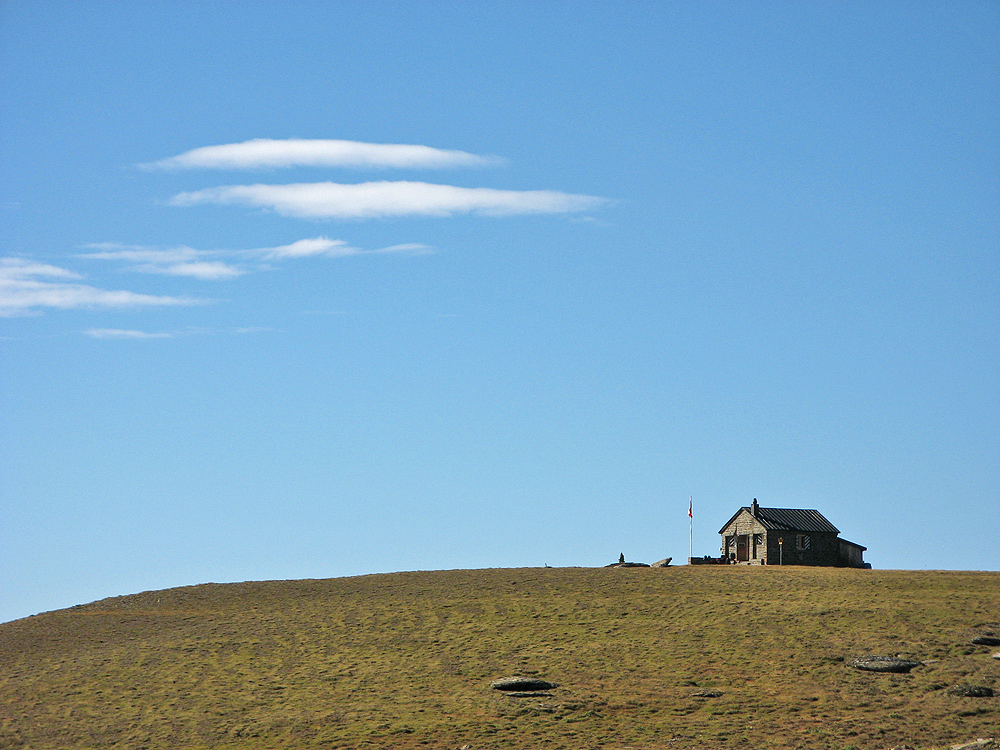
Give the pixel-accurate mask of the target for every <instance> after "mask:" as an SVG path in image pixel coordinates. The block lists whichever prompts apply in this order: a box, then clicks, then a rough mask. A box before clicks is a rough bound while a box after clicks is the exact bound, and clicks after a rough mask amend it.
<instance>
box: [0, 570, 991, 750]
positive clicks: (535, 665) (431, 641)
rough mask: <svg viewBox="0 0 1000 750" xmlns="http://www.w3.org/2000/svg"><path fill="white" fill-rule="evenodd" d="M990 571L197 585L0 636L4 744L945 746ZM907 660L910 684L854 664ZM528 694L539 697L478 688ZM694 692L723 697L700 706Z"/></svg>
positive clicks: (980, 712)
mask: <svg viewBox="0 0 1000 750" xmlns="http://www.w3.org/2000/svg"><path fill="white" fill-rule="evenodd" d="M998 621H1000V573H975V572H929V571H918V572H914V571H864V570H842V569H823V568H792V567H784V568H778V567H772V568H748V567H718V568H716V567H701V566H697V567H677V568H669V569H662V570H657V569H649V568H638V569H637V568H630V569H577V568H571V569H515V570H477V571H444V572H431V573H396V574H387V575H372V576H363V577H357V578H337V579H331V580H315V581H280V582H262V583H239V584H224V585H220V584H205V585H201V586H193V587H185V588H178V589H170V590H167V591H152V592H145V593H141V594H135V595H131V596H123V597H116V598H112V599H105V600H103V601H99V602H95V603H93V604H87V605H83V606H79V607H73V608H71V609H67V610H61V611H57V612H49V613H46V614H42V615H38V616H35V617H29V618H25V619H23V620H17V621H15V622H10V623H6V624H2V625H0V747H3V748H31V749H32V750H38V749H39V748H77V747H79V748H95V747H102V748H104V747H122V748H151V749H152V748H171V749H174V748H230V747H232V748H246V749H253V750H257V749H262V748H388V747H392V748H404V749H405V748H418V747H434V748H454V749H455V750H458V748H461V747H462V746H463V745H469V746H470V747H471V748H473V750H479V749H480V748H537V747H550V748H572V749H573V750H579V749H581V748H635V749H636V750H643V749H645V750H652V749H655V748H670V749H672V750H684V749H686V748H719V749H722V748H732V749H734V750H736V749H738V748H757V749H758V750H764V749H767V748H836V749H837V750H852V749H857V750H867V749H868V748H891V747H893V746H896V745H899V744H902V743H906V744H908V745H910V746H911V747H915V748H927V747H945V746H947V745H949V744H950V743H955V742H961V741H967V740H971V739H975V738H977V737H984V736H993V737H995V736H997V734H998V729H1000V698H961V697H956V696H954V695H950V694H949V693H948V692H947V688H948V687H950V686H953V685H955V684H959V683H974V684H980V685H987V686H992V687H995V688H997V689H998V692H1000V684H998V682H1000V679H998V678H1000V660H996V659H992V658H990V657H991V654H992V653H994V652H996V651H998V650H1000V649H997V648H993V649H989V648H986V647H980V646H973V645H971V644H970V641H971V638H972V637H974V636H975V635H976V634H978V633H981V632H983V631H985V630H989V629H993V630H994V631H996V632H1000V622H998ZM865 654H886V655H896V654H904V655H907V656H911V657H914V658H916V659H918V660H920V661H923V662H925V666H922V667H918V668H916V669H915V670H914V671H913V672H912V673H910V674H908V675H903V674H900V675H896V674H874V673H865V672H859V671H857V670H854V669H851V668H850V667H848V666H847V665H846V664H845V660H846V659H850V658H852V657H855V656H860V655H865ZM510 675H534V676H538V677H543V678H546V679H549V680H551V681H554V682H557V683H559V685H560V686H559V687H558V688H557V689H555V690H553V691H551V695H550V696H549V697H532V698H512V697H509V696H506V695H504V694H501V693H499V692H497V691H494V690H491V689H490V687H489V683H490V681H491V680H494V679H496V678H500V677H505V676H510ZM696 692H721V693H722V695H721V696H718V697H695V696H694V695H693V693H696Z"/></svg>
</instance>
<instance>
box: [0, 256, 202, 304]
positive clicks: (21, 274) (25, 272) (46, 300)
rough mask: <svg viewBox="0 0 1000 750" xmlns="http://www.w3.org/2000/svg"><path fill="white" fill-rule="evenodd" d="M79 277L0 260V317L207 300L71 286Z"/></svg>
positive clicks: (14, 260)
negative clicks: (51, 311)
mask: <svg viewBox="0 0 1000 750" xmlns="http://www.w3.org/2000/svg"><path fill="white" fill-rule="evenodd" d="M81 278H82V276H80V274H77V273H74V272H73V271H69V270H67V269H65V268H58V267H57V266H50V265H45V264H42V263H35V262H33V261H29V260H26V259H24V258H0V315H2V316H11V315H25V314H30V313H32V312H35V311H37V310H38V309H39V308H46V307H52V308H57V309H61V310H71V309H75V308H94V307H98V308H129V307H151V306H160V307H162V306H177V305H195V304H200V303H204V302H206V301H207V300H198V299H190V298H185V297H163V296H156V295H151V294H137V293H135V292H128V291H121V290H107V289H98V288H97V287H93V286H88V285H86V284H80V283H74V282H75V281H76V280H78V279H81Z"/></svg>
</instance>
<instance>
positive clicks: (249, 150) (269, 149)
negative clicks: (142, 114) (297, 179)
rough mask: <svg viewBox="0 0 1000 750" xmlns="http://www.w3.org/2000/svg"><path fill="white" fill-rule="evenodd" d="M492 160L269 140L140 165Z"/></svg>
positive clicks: (408, 148)
mask: <svg viewBox="0 0 1000 750" xmlns="http://www.w3.org/2000/svg"><path fill="white" fill-rule="evenodd" d="M502 162H503V160H502V159H500V158H498V157H492V156H478V155H476V154H470V153H467V152H465V151H449V150H443V149H437V148H431V147H430V146H417V145H408V144H396V143H358V142H357V141H338V140H305V139H289V140H272V139H268V138H255V139H254V140H250V141H244V142H243V143H226V144H222V145H219V146H203V147H201V148H196V149H192V150H191V151H185V152H184V153H183V154H179V155H177V156H172V157H170V158H169V159H161V160H160V161H156V162H153V163H151V164H141V165H140V166H141V167H143V168H146V169H151V168H159V169H260V168H275V167H353V168H372V167H374V168H387V167H394V168H404V169H420V168H423V169H427V168H430V169H440V168H444V167H481V166H488V165H491V164H498V163H502Z"/></svg>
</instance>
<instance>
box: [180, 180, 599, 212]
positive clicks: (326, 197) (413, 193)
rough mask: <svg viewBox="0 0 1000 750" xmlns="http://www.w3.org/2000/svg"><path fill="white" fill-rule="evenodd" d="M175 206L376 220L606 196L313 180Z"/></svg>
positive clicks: (560, 204) (594, 202)
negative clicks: (250, 208) (237, 207)
mask: <svg viewBox="0 0 1000 750" xmlns="http://www.w3.org/2000/svg"><path fill="white" fill-rule="evenodd" d="M170 202H171V203H172V204H173V205H175V206H192V205H197V204H201V203H216V204H222V205H243V206H254V207H259V208H266V209H271V210H273V211H276V212H277V213H279V214H282V215H284V216H296V217H301V218H308V219H371V218H386V217H392V216H453V215H456V214H470V213H474V214H480V215H485V216H509V215H515V214H555V213H574V212H578V211H587V210H589V209H592V208H596V207H598V206H600V205H602V204H604V203H606V200H605V199H604V198H598V197H596V196H592V195H573V194H571V193H563V192H559V191H556V190H495V189H493V188H466V187H457V186H454V185H436V184H431V183H427V182H407V181H402V182H363V183H360V184H346V185H345V184H340V183H336V182H312V183H298V184H291V185H227V186H222V187H216V188H208V189H206V190H196V191H193V192H188V193H179V194H177V195H175V196H174V197H173V198H172V199H171V201H170Z"/></svg>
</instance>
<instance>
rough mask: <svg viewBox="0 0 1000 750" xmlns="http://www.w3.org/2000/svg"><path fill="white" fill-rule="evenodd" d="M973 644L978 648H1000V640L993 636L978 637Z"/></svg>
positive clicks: (973, 640)
mask: <svg viewBox="0 0 1000 750" xmlns="http://www.w3.org/2000/svg"><path fill="white" fill-rule="evenodd" d="M972 642H973V643H974V644H976V645H977V646H1000V638H997V637H996V636H992V635H977V636H976V637H975V638H973V639H972Z"/></svg>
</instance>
